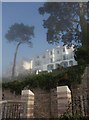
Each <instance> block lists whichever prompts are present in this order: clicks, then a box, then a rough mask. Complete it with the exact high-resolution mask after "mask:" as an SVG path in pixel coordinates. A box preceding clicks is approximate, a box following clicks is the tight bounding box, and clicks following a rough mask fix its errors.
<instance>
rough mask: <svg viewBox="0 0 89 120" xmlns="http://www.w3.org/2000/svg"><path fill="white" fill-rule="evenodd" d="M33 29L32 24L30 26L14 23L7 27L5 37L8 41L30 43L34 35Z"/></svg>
mask: <svg viewBox="0 0 89 120" xmlns="http://www.w3.org/2000/svg"><path fill="white" fill-rule="evenodd" d="M33 30H34V27H33V26H31V27H30V26H28V25H24V24H23V23H20V24H19V23H15V24H14V25H12V26H11V27H10V28H9V30H8V32H7V34H6V35H5V37H6V39H7V40H8V41H9V42H16V43H18V42H21V43H27V44H29V45H30V44H31V39H32V37H33V36H34V33H33Z"/></svg>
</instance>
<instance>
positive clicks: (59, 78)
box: [2, 65, 85, 94]
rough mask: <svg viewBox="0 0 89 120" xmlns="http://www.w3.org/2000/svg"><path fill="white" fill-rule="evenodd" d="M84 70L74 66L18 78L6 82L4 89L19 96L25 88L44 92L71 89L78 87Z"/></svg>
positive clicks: (81, 67) (3, 85)
mask: <svg viewBox="0 0 89 120" xmlns="http://www.w3.org/2000/svg"><path fill="white" fill-rule="evenodd" d="M84 68H85V66H83V65H82V66H74V67H70V68H62V70H55V71H53V72H52V73H42V74H38V75H27V76H23V77H17V78H16V80H14V81H12V82H11V81H10V82H4V83H3V84H2V87H3V89H10V90H11V91H15V92H16V93H18V94H19V93H20V92H21V90H22V89H24V88H26V89H27V88H28V89H32V88H41V89H44V90H50V89H52V88H56V87H57V86H60V85H68V86H69V87H71V86H72V85H76V84H79V83H80V82H81V76H82V74H83V72H84Z"/></svg>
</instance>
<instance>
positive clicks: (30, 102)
mask: <svg viewBox="0 0 89 120" xmlns="http://www.w3.org/2000/svg"><path fill="white" fill-rule="evenodd" d="M21 99H22V101H25V102H26V106H25V109H24V115H23V118H33V117H34V93H33V92H32V91H30V90H22V96H21Z"/></svg>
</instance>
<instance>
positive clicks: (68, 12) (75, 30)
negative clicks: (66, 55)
mask: <svg viewBox="0 0 89 120" xmlns="http://www.w3.org/2000/svg"><path fill="white" fill-rule="evenodd" d="M39 13H40V14H41V15H45V14H48V18H47V19H46V20H43V26H44V28H46V29H47V41H48V43H50V44H53V43H59V41H61V42H63V43H64V44H68V45H71V44H74V45H81V44H85V43H86V44H87V43H88V42H87V41H88V39H87V35H88V34H89V31H88V30H87V23H88V22H89V16H88V14H89V7H88V4H87V3H86V2H83V3H82V2H81V3H80V2H47V3H44V5H43V7H40V8H39ZM85 33H86V34H85Z"/></svg>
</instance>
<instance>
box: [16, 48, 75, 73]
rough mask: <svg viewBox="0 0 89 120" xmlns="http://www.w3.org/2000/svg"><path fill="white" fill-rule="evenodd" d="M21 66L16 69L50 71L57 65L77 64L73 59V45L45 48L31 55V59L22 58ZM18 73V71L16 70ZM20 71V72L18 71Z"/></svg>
mask: <svg viewBox="0 0 89 120" xmlns="http://www.w3.org/2000/svg"><path fill="white" fill-rule="evenodd" d="M21 64H22V65H20V66H22V67H19V65H18V68H20V69H19V70H17V71H24V73H25V72H30V73H32V72H36V73H38V72H41V71H48V72H51V71H52V70H54V69H57V68H58V67H59V66H63V67H70V66H74V65H77V62H76V61H75V59H74V52H73V47H70V48H68V47H67V46H57V47H55V48H53V49H49V50H46V51H45V52H44V53H42V54H40V55H37V56H35V57H33V58H32V59H31V60H23V61H22V62H21ZM18 73H19V72H18ZM20 73H21V72H20Z"/></svg>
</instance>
